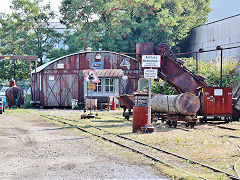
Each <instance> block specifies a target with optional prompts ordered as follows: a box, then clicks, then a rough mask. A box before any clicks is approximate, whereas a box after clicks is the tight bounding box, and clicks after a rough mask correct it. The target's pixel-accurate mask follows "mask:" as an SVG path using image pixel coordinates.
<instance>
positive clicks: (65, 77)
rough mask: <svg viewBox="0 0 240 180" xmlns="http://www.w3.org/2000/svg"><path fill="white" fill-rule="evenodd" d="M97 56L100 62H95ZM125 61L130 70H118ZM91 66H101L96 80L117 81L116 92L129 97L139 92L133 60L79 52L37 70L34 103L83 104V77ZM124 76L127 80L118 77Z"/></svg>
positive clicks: (138, 70) (140, 73)
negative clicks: (35, 101)
mask: <svg viewBox="0 0 240 180" xmlns="http://www.w3.org/2000/svg"><path fill="white" fill-rule="evenodd" d="M97 54H100V55H101V59H99V60H96V59H95V57H96V55H97ZM124 58H126V60H127V61H129V62H130V64H131V66H130V67H121V66H120V64H121V62H122V61H123V59H124ZM92 62H102V65H103V69H99V70H98V69H96V72H98V73H99V74H98V76H100V77H101V76H103V77H108V76H109V77H118V78H119V82H120V83H119V92H120V94H121V93H122V92H123V93H132V92H133V91H135V90H137V88H138V83H137V82H138V78H139V77H143V70H142V69H141V67H140V65H139V62H138V61H137V60H135V59H134V58H131V57H129V56H126V55H121V54H118V53H113V52H106V51H104V52H101V51H96V52H80V53H76V54H72V55H68V56H64V57H62V58H59V59H56V60H53V61H52V62H49V63H46V64H44V65H43V66H42V67H39V68H38V69H37V81H36V82H34V72H33V77H32V87H33V85H35V84H36V87H37V88H36V96H35V97H36V100H39V101H40V100H41V105H42V106H46V107H53V106H55V107H60V106H63V107H65V106H71V99H78V101H79V102H80V103H81V102H84V99H85V97H84V74H83V73H82V70H83V71H86V70H87V69H90V66H91V63H92ZM123 75H125V76H127V77H128V79H127V80H123V79H122V78H121V77H122V76H123Z"/></svg>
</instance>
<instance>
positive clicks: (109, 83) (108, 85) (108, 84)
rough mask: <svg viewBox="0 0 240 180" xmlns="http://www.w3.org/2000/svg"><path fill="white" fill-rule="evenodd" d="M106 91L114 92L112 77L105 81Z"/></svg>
mask: <svg viewBox="0 0 240 180" xmlns="http://www.w3.org/2000/svg"><path fill="white" fill-rule="evenodd" d="M105 86H106V92H114V79H112V78H108V79H106V81H105Z"/></svg>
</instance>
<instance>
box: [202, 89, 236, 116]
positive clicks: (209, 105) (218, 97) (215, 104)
mask: <svg viewBox="0 0 240 180" xmlns="http://www.w3.org/2000/svg"><path fill="white" fill-rule="evenodd" d="M202 101H203V102H202V108H201V112H202V113H204V114H205V115H231V114H232V88H229V87H228V88H220V87H219V88H218V87H206V88H203V89H202Z"/></svg>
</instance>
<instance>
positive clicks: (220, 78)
mask: <svg viewBox="0 0 240 180" xmlns="http://www.w3.org/2000/svg"><path fill="white" fill-rule="evenodd" d="M222 58H223V50H222V49H221V66H220V87H222V64H223V59H222Z"/></svg>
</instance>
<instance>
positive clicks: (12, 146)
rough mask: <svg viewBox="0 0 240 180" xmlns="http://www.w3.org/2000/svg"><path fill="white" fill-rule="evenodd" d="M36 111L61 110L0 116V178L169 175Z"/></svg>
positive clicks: (143, 176) (157, 177) (128, 177)
mask: <svg viewBox="0 0 240 180" xmlns="http://www.w3.org/2000/svg"><path fill="white" fill-rule="evenodd" d="M12 111H13V110H12ZM40 113H48V114H58V115H61V114H63V111H59V110H48V111H38V110H36V111H32V112H26V113H23V112H19V114H17V113H16V112H12V113H8V112H7V113H3V114H2V115H1V116H0V159H1V163H0V179H51V180H52V179H169V178H165V177H163V176H161V175H159V174H157V173H156V172H155V171H154V170H153V169H152V168H151V167H150V166H139V165H133V164H132V163H129V162H128V161H125V160H124V159H122V158H121V157H120V156H119V155H115V154H114V153H113V152H108V151H107V150H106V148H105V147H104V146H103V145H102V144H101V143H102V141H99V140H98V141H96V139H95V138H93V137H91V136H89V135H87V134H84V133H82V134H80V135H76V134H74V133H73V132H72V130H71V129H69V128H65V129H61V128H59V127H58V126H56V125H53V124H51V123H49V122H46V121H44V120H42V118H40V117H39V114H40ZM67 113H71V111H67ZM65 115H66V113H65Z"/></svg>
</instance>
